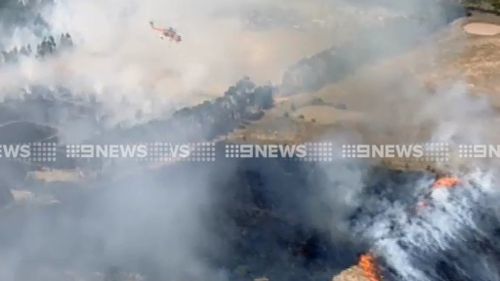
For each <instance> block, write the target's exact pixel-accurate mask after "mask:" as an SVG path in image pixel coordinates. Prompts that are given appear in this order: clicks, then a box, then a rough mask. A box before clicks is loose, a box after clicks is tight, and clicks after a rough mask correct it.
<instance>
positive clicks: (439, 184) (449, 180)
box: [432, 177, 460, 188]
mask: <svg viewBox="0 0 500 281" xmlns="http://www.w3.org/2000/svg"><path fill="white" fill-rule="evenodd" d="M459 184H460V179H458V178H455V177H445V178H440V179H438V180H437V181H436V182H435V183H434V184H433V185H432V188H454V187H456V186H457V185H459Z"/></svg>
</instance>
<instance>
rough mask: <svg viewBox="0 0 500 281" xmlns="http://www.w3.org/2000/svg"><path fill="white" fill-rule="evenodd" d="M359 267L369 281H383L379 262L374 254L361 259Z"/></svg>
mask: <svg viewBox="0 0 500 281" xmlns="http://www.w3.org/2000/svg"><path fill="white" fill-rule="evenodd" d="M358 266H359V267H360V268H361V269H362V270H363V274H364V275H365V277H366V279H368V280H369V281H382V277H381V275H380V272H379V269H378V265H377V261H376V260H375V257H374V256H373V255H372V254H364V255H362V256H361V257H360V258H359V263H358Z"/></svg>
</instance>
